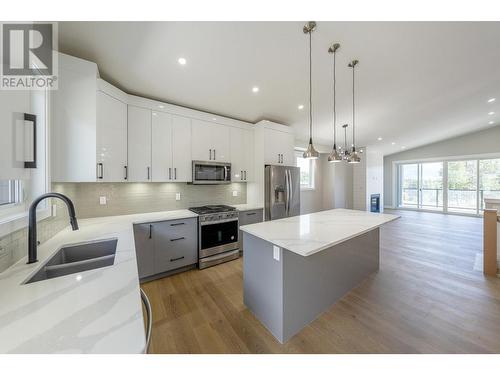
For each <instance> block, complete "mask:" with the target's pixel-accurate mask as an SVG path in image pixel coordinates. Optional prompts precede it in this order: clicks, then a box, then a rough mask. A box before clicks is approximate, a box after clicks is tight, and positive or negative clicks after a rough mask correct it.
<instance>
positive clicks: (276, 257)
mask: <svg viewBox="0 0 500 375" xmlns="http://www.w3.org/2000/svg"><path fill="white" fill-rule="evenodd" d="M273 259H274V260H277V261H278V262H279V261H280V248H279V246H274V245H273Z"/></svg>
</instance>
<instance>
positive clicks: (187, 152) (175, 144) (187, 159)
mask: <svg viewBox="0 0 500 375" xmlns="http://www.w3.org/2000/svg"><path fill="white" fill-rule="evenodd" d="M191 161H192V160H191V119H190V118H187V117H182V116H176V115H172V168H173V179H174V181H175V182H191V181H192V180H193V176H192V173H191Z"/></svg>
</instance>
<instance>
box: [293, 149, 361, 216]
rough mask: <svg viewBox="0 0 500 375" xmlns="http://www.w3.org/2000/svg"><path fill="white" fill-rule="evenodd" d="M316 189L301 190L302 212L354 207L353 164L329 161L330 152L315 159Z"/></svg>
mask: <svg viewBox="0 0 500 375" xmlns="http://www.w3.org/2000/svg"><path fill="white" fill-rule="evenodd" d="M313 163H314V166H315V175H314V177H315V185H314V186H315V189H314V190H302V191H301V192H300V213H301V214H307V213H311V212H317V211H322V210H329V209H332V208H352V166H351V165H350V164H347V163H345V162H342V163H333V164H332V163H329V162H328V154H320V158H319V159H318V160H315V161H314V162H313Z"/></svg>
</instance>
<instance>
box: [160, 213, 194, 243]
mask: <svg viewBox="0 0 500 375" xmlns="http://www.w3.org/2000/svg"><path fill="white" fill-rule="evenodd" d="M153 226H154V229H155V231H157V232H158V231H159V232H161V233H162V234H163V235H164V236H168V237H169V238H177V237H189V236H191V235H193V233H194V235H195V236H198V218H189V219H181V220H170V221H160V222H157V223H153Z"/></svg>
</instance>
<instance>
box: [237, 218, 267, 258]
mask: <svg viewBox="0 0 500 375" xmlns="http://www.w3.org/2000/svg"><path fill="white" fill-rule="evenodd" d="M263 215H264V209H262V208H258V209H256V210H248V211H240V212H238V225H239V226H240V227H241V226H243V225H250V224H255V223H260V222H262V221H263ZM238 246H239V248H240V251H243V232H242V231H241V230H240V231H239V232H238Z"/></svg>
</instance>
